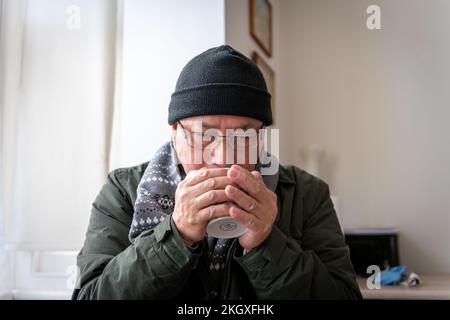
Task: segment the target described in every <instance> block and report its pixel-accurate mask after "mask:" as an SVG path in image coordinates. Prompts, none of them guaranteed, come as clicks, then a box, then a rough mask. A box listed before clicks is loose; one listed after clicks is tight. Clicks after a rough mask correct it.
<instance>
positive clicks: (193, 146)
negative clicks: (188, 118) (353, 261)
mask: <svg viewBox="0 0 450 320" xmlns="http://www.w3.org/2000/svg"><path fill="white" fill-rule="evenodd" d="M177 123H179V124H180V126H181V129H182V130H183V135H184V138H185V140H186V143H187V144H188V146H189V147H191V148H194V149H197V150H208V149H209V148H210V147H209V146H210V145H211V144H213V143H214V141H211V142H210V143H208V145H207V146H206V147H203V146H202V147H200V148H198V147H197V146H195V143H192V141H189V140H190V139H189V138H188V136H187V134H186V132H185V131H187V132H189V134H193V135H196V136H199V135H201V141H202V142H203V141H204V134H205V133H204V132H195V131H191V130H188V129H186V128H185V127H184V126H183V124H182V123H181V121H180V120H178V121H177ZM264 128H265V125H264V123H263V124H262V125H261V127H260V128H258V129H255V128H249V129H253V130H255V131H257V133H258V134H257V137H258V138H260V135H259V133H260V130H262V129H264ZM238 129H239V128H238ZM249 129H247V130H249ZM208 130H218V129H217V128H211V129H208ZM208 130H207V131H208ZM227 130H229V129H227ZM234 130H236V129H234ZM240 130H244V129H240ZM243 136H244V137H248V135H243ZM211 137H214V138H220V141H221V143H222V141H223V139H224V138H225V139H226V140H227V146H228V147H233V148H234V147H235V144H234V139H235V138H237V137H239V136H238V135H233V136H227V135H211ZM230 138H232V139H233V144H232V145H230V143H229V139H230ZM194 141H197V140H196V139H195V138H194ZM257 142H259V139H258V140H257ZM237 145H239V143H238V144H237ZM211 148H212V147H211Z"/></svg>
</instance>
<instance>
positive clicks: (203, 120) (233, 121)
mask: <svg viewBox="0 0 450 320" xmlns="http://www.w3.org/2000/svg"><path fill="white" fill-rule="evenodd" d="M184 122H185V123H187V124H189V125H191V126H193V125H194V124H196V122H198V124H196V125H200V124H201V126H203V128H204V129H211V128H217V129H237V128H241V129H250V128H254V127H255V126H260V125H261V121H259V120H257V119H253V118H249V117H241V116H226V115H217V116H198V117H191V118H186V119H185V121H184Z"/></svg>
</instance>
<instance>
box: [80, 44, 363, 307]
mask: <svg viewBox="0 0 450 320" xmlns="http://www.w3.org/2000/svg"><path fill="white" fill-rule="evenodd" d="M271 123H272V113H271V106H270V94H269V93H268V92H267V88H266V83H265V81H264V78H263V75H262V73H261V72H260V70H259V69H258V67H257V66H256V65H255V64H254V63H253V62H251V61H250V60H249V59H248V58H246V57H245V56H244V55H242V54H241V53H239V52H237V51H236V50H234V49H233V48H232V47H230V46H228V45H224V46H220V47H216V48H211V49H209V50H207V51H205V52H203V53H202V54H200V55H198V56H196V57H194V58H193V59H192V60H191V61H190V62H189V63H188V64H187V65H186V66H185V67H184V69H183V70H182V72H181V74H180V77H179V79H178V82H177V85H176V90H175V92H174V93H173V94H172V97H171V102H170V105H169V124H170V125H171V126H172V133H173V134H172V139H171V141H170V142H168V143H167V144H165V145H164V146H162V147H161V148H160V149H159V151H158V152H157V153H156V154H155V156H154V157H153V159H151V160H150V161H149V162H147V163H144V164H141V165H139V166H135V167H131V168H122V169H117V170H114V171H112V172H111V173H110V174H109V175H108V179H107V182H106V184H105V185H104V186H103V188H102V190H101V191H100V194H99V195H98V196H97V198H96V200H95V202H94V203H93V208H92V215H91V219H90V224H89V228H88V231H87V234H86V241H85V243H84V247H83V248H82V250H81V252H80V254H79V256H78V266H79V268H80V285H79V288H78V289H76V290H75V292H74V294H73V298H74V299H183V298H189V299H193V298H194V299H255V298H256V299H329V298H332V299H334V298H337V299H349V298H350V299H351V298H360V297H361V295H360V292H359V290H358V286H357V284H356V282H355V278H354V271H353V268H352V265H351V262H350V258H349V251H348V248H347V247H346V245H345V243H344V238H343V235H342V232H341V228H340V226H339V222H338V220H337V217H336V213H335V211H334V208H333V203H332V201H331V199H330V193H329V189H328V186H327V184H326V183H324V182H323V181H321V180H320V179H318V178H316V177H314V176H312V175H310V174H308V173H307V172H305V171H303V170H301V169H299V168H297V167H294V166H282V165H279V166H278V164H277V162H276V158H275V157H274V156H272V155H270V154H269V153H266V152H262V151H261V150H263V148H262V144H263V142H262V140H261V139H260V137H261V135H260V133H261V131H262V130H264V128H265V126H269V125H270V124H271ZM255 150H256V157H252V154H253V155H255ZM263 154H265V155H266V157H265V160H264V161H262V160H263V159H262V158H261V156H262V155H263ZM242 155H243V156H242ZM241 156H242V157H241ZM251 158H253V159H256V161H251V160H250V159H251ZM239 159H241V160H242V159H244V161H238V160H239ZM268 159H269V160H270V161H267V160H268ZM264 169H271V170H266V171H264ZM223 219H225V220H223ZM224 221H225V222H224ZM221 222H223V223H221Z"/></svg>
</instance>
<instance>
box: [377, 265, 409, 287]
mask: <svg viewBox="0 0 450 320" xmlns="http://www.w3.org/2000/svg"><path fill="white" fill-rule="evenodd" d="M405 272H406V267H405V266H397V267H393V268H390V269H386V270H384V271H382V272H381V274H380V276H381V280H380V283H381V285H382V286H388V285H392V284H396V283H398V282H400V280H401V279H402V276H403V274H404V273H405Z"/></svg>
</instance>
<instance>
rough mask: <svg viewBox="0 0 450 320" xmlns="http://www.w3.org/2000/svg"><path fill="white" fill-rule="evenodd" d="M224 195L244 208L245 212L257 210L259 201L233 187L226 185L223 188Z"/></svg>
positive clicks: (254, 212)
mask: <svg viewBox="0 0 450 320" xmlns="http://www.w3.org/2000/svg"><path fill="white" fill-rule="evenodd" d="M225 193H226V196H228V197H229V198H230V199H231V200H233V201H234V202H235V203H236V204H237V205H238V206H240V207H241V208H242V209H244V210H245V211H247V212H251V213H253V214H256V212H258V207H259V203H258V202H257V201H256V200H255V199H253V198H252V197H250V196H249V195H247V194H246V193H245V192H242V191H241V190H239V189H237V188H235V187H233V186H227V187H226V188H225Z"/></svg>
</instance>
